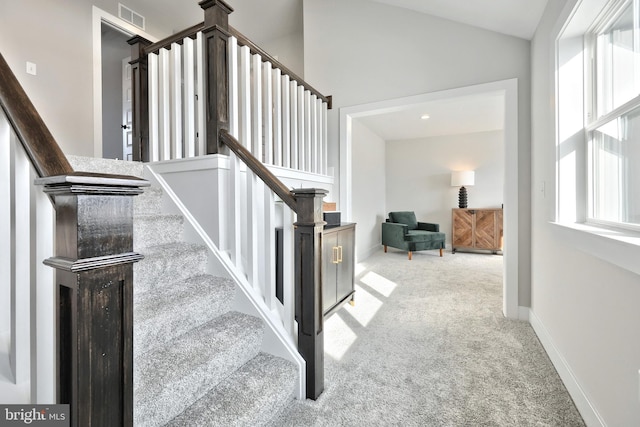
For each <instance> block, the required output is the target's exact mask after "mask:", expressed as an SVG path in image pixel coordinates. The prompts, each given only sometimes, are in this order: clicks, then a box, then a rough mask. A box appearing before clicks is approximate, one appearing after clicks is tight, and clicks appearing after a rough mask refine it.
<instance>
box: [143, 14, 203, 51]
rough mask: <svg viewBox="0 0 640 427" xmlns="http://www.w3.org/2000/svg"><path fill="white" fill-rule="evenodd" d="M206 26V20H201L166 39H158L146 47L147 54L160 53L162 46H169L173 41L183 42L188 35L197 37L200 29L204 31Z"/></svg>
mask: <svg viewBox="0 0 640 427" xmlns="http://www.w3.org/2000/svg"><path fill="white" fill-rule="evenodd" d="M203 28H204V22H200V23H199V24H196V25H194V26H191V27H189V28H185V29H184V30H182V31H180V32H177V33H175V34H172V35H170V36H169V37H167V38H166V39H162V40H160V41H157V42H155V43H153V44H151V45H149V46H147V47H145V48H144V53H145V55H150V54H152V53H158V52H159V51H160V49H162V48H167V49H168V48H169V47H171V45H172V44H173V43H178V44H182V40H184V39H185V38H187V37H191V38H192V39H193V38H195V37H196V34H198V32H199V31H202V29H203Z"/></svg>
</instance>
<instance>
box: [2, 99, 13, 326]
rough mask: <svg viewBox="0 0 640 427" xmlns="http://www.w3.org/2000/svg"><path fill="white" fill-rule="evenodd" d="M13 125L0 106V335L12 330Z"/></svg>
mask: <svg viewBox="0 0 640 427" xmlns="http://www.w3.org/2000/svg"><path fill="white" fill-rule="evenodd" d="M10 138H11V127H10V125H9V121H8V120H7V118H6V116H5V114H4V111H3V110H2V108H0V253H2V254H3V256H0V335H1V336H4V335H5V334H9V331H10V330H11V316H10V315H11V304H10V301H11V259H12V253H11V247H10V242H11V205H12V202H11V193H12V191H11V190H12V188H11V187H12V185H11V147H10V144H11V139H10Z"/></svg>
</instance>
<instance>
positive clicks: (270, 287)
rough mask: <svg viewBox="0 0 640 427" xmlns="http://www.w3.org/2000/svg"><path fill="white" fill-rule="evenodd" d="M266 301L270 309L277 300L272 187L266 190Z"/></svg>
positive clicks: (264, 215)
mask: <svg viewBox="0 0 640 427" xmlns="http://www.w3.org/2000/svg"><path fill="white" fill-rule="evenodd" d="M263 218H264V228H263V233H264V234H263V235H264V254H265V256H264V257H262V259H263V261H264V276H263V277H264V301H265V303H266V304H267V307H269V310H272V311H273V309H274V305H275V301H276V269H275V266H276V252H275V251H276V219H275V195H274V193H273V191H271V189H270V188H266V190H265V191H264V208H263Z"/></svg>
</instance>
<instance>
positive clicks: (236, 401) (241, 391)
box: [167, 353, 297, 427]
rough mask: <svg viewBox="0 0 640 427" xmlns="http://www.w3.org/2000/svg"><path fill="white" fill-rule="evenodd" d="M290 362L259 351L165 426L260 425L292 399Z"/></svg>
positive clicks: (293, 372) (294, 376)
mask: <svg viewBox="0 0 640 427" xmlns="http://www.w3.org/2000/svg"><path fill="white" fill-rule="evenodd" d="M296 381H297V370H296V367H295V365H294V364H293V363H291V362H289V361H287V360H284V359H282V358H279V357H275V356H271V355H269V354H265V353H259V354H258V355H257V356H256V357H254V358H253V359H251V360H250V361H249V362H247V363H246V364H245V365H244V366H242V367H241V368H240V369H238V370H237V371H236V372H234V373H233V374H231V375H230V376H229V377H228V378H226V379H225V380H224V381H222V382H221V383H220V384H218V385H217V386H216V388H214V389H213V390H211V391H210V392H209V393H207V394H206V395H205V396H204V397H202V398H201V399H200V400H198V401H197V402H195V403H194V404H193V405H191V406H190V407H189V408H187V409H186V410H185V411H184V412H183V413H182V414H180V415H179V416H177V417H176V418H174V419H173V420H172V421H171V422H169V423H168V424H167V426H172V427H178V426H180V427H182V426H184V427H186V426H247V427H253V426H261V425H265V424H266V423H267V422H268V421H269V420H270V419H271V417H272V415H273V414H275V413H278V412H279V411H280V410H281V409H283V408H284V407H285V406H287V405H288V404H289V403H290V402H291V401H292V400H293V393H294V388H295V384H296Z"/></svg>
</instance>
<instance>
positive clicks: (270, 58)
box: [229, 26, 331, 109]
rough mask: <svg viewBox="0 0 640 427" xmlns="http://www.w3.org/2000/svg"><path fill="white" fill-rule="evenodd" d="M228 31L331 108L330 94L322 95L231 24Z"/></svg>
mask: <svg viewBox="0 0 640 427" xmlns="http://www.w3.org/2000/svg"><path fill="white" fill-rule="evenodd" d="M229 32H230V33H231V35H232V36H233V37H235V38H236V39H238V43H239V44H240V45H242V46H247V47H248V48H249V50H250V51H251V53H253V54H256V53H257V54H259V55H260V56H262V61H263V62H266V61H269V62H271V64H272V65H273V66H274V67H276V68H279V69H281V70H282V72H283V73H284V74H287V75H288V76H289V77H291V80H295V81H297V82H298V84H300V85H302V86H304V88H305V89H306V90H308V91H309V92H311V93H312V94H314V95H315V96H317V97H318V98H319V99H321V100H322V102H326V103H327V107H328V108H329V109H331V97H330V96H324V95H323V94H321V93H320V92H319V91H318V90H316V89H315V88H314V87H313V86H311V85H310V84H309V83H307V82H305V81H304V80H303V79H302V78H301V77H299V76H298V75H297V74H296V73H294V72H293V71H291V70H290V69H289V68H287V67H286V66H285V65H284V64H283V63H282V62H280V61H278V60H277V59H275V58H274V57H273V56H271V55H269V54H268V53H267V51H265V50H264V49H262V48H261V47H260V46H258V45H257V44H255V43H254V42H252V41H251V40H249V38H248V37H246V36H245V35H244V34H242V33H241V32H240V31H238V30H236V29H235V28H233V27H232V26H229Z"/></svg>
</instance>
